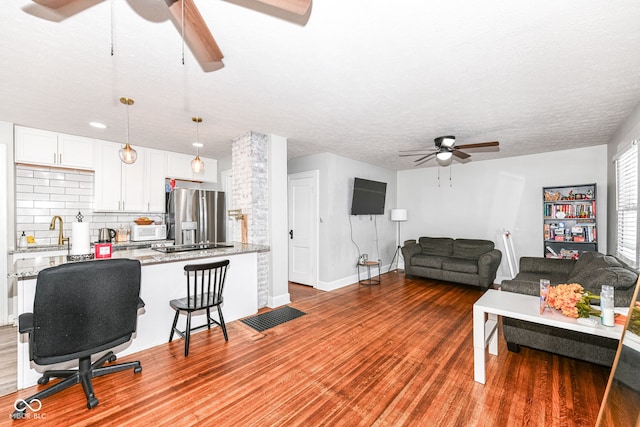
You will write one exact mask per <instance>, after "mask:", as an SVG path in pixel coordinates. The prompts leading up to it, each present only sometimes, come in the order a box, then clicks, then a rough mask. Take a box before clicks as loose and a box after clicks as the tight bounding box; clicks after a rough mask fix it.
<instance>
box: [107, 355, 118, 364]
mask: <svg viewBox="0 0 640 427" xmlns="http://www.w3.org/2000/svg"><path fill="white" fill-rule="evenodd" d="M116 359H117V357H116V355H115V354H113V355H111V357H110V358H109V363H113V362H115V361H116Z"/></svg>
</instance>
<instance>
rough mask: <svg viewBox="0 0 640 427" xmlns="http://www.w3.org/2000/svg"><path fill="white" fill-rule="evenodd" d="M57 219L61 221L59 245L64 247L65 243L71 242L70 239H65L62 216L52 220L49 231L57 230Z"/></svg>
mask: <svg viewBox="0 0 640 427" xmlns="http://www.w3.org/2000/svg"><path fill="white" fill-rule="evenodd" d="M56 219H58V220H60V234H58V245H64V242H65V241H67V242H68V241H69V238H68V237H64V234H63V232H64V228H63V226H62V218H61V217H60V215H56V216H54V217H53V218H51V224H49V230H55V229H56Z"/></svg>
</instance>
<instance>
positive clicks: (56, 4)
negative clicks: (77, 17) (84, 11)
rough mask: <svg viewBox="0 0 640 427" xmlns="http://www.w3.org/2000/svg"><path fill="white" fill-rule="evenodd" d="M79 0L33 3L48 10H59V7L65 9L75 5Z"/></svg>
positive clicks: (39, 0)
mask: <svg viewBox="0 0 640 427" xmlns="http://www.w3.org/2000/svg"><path fill="white" fill-rule="evenodd" d="M76 1H79V0H33V2H34V3H38V4H39V5H42V6H46V7H48V8H50V9H60V8H61V7H65V6H66V5H68V4H71V3H75V2H76Z"/></svg>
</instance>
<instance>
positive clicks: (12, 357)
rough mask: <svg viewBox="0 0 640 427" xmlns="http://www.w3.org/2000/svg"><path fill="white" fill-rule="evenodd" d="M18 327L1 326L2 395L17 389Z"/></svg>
mask: <svg viewBox="0 0 640 427" xmlns="http://www.w3.org/2000/svg"><path fill="white" fill-rule="evenodd" d="M16 329H17V328H16V327H15V326H0V396H2V395H4V394H7V393H12V392H14V391H16V387H17V382H16V371H17V369H18V351H17V349H16V334H17V331H16Z"/></svg>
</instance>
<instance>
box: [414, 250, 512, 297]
mask: <svg viewBox="0 0 640 427" xmlns="http://www.w3.org/2000/svg"><path fill="white" fill-rule="evenodd" d="M402 256H403V257H404V270H405V273H406V274H407V276H409V277H411V276H419V277H426V278H429V279H437V280H446V281H449V282H456V283H464V284H466V285H474V286H479V287H480V288H482V289H483V290H486V289H487V288H488V287H489V286H491V285H492V284H493V281H494V280H495V279H496V273H497V271H498V267H499V266H500V261H501V260H502V252H500V251H499V250H497V249H495V245H494V244H493V242H492V241H490V240H476V239H451V238H448V237H421V238H420V239H418V241H417V242H416V241H415V240H407V241H405V242H404V246H403V247H402Z"/></svg>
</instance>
